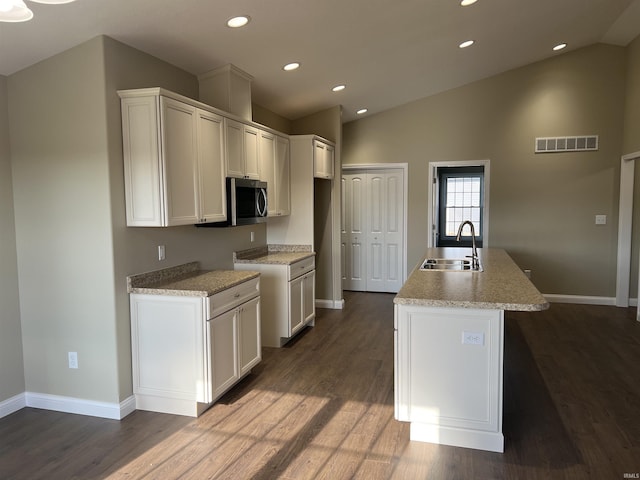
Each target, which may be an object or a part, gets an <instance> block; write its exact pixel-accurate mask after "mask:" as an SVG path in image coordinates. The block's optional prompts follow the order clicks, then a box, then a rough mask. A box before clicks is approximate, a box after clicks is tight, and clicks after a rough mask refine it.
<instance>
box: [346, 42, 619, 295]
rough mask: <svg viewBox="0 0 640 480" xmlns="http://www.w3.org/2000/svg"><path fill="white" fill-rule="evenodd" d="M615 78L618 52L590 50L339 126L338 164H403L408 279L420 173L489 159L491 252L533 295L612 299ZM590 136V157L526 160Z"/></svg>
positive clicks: (416, 252)
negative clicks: (548, 141) (548, 140)
mask: <svg viewBox="0 0 640 480" xmlns="http://www.w3.org/2000/svg"><path fill="white" fill-rule="evenodd" d="M625 69H626V49H624V48H621V47H614V46H607V45H602V44H600V45H594V46H591V47H587V48H584V49H580V50H577V51H574V52H568V53H566V54H563V55H558V56H556V57H554V58H551V59H549V60H546V61H543V62H539V63H535V64H532V65H528V66H525V67H522V68H519V69H516V70H512V71H509V72H506V73H504V74H501V75H497V76H494V77H491V78H488V79H485V80H482V81H479V82H476V83H473V84H470V85H467V86H464V87H461V88H457V89H455V90H451V91H448V92H444V93H442V94H439V95H434V96H431V97H428V98H425V99H422V100H419V101H416V102H412V103H409V104H407V105H404V106H401V107H398V108H395V109H392V110H389V111H386V112H382V113H380V114H377V115H372V116H370V117H368V118H364V119H360V120H357V121H354V122H350V123H348V124H345V125H344V139H343V157H342V158H343V163H344V164H357V163H392V162H407V163H408V164H409V186H408V188H409V192H408V193H409V212H408V267H409V269H411V268H413V266H414V265H415V264H416V263H417V262H418V261H419V259H420V258H421V256H422V254H423V252H424V249H425V247H426V245H427V238H428V233H429V232H428V229H427V205H428V195H427V193H428V185H427V183H428V182H427V179H428V164H429V162H432V161H445V160H446V161H454V160H480V159H489V160H490V161H491V186H490V189H491V190H490V195H491V205H490V208H491V215H490V238H489V244H490V246H493V247H502V248H505V249H506V250H507V251H508V252H509V253H510V254H511V255H512V257H513V258H514V259H515V260H516V262H517V263H518V264H519V265H520V267H521V268H528V269H532V272H533V281H534V283H535V284H536V285H537V286H538V288H539V289H540V290H542V291H543V292H544V293H553V294H567V295H584V296H607V297H611V296H614V295H615V258H616V242H617V204H618V182H619V161H620V154H621V145H622V129H623V107H624V87H625ZM590 134H597V135H599V136H600V149H599V151H597V152H584V153H561V154H546V155H536V154H534V153H533V148H534V138H535V137H542V136H563V135H590ZM596 214H606V215H607V216H608V224H607V225H605V226H596V225H594V216H595V215H596Z"/></svg>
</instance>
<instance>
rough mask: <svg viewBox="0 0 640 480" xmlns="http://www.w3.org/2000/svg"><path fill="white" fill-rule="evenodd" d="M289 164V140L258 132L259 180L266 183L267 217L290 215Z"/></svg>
mask: <svg viewBox="0 0 640 480" xmlns="http://www.w3.org/2000/svg"><path fill="white" fill-rule="evenodd" d="M289 163H290V161H289V139H288V138H286V137H282V136H279V135H275V134H273V133H271V132H267V131H260V137H259V167H260V180H262V181H263V182H267V208H268V216H269V217H279V216H285V215H289V214H290V213H291V193H290V192H291V190H290V189H291V187H290V173H289V169H290V166H289Z"/></svg>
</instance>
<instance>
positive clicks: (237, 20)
mask: <svg viewBox="0 0 640 480" xmlns="http://www.w3.org/2000/svg"><path fill="white" fill-rule="evenodd" d="M249 20H251V18H250V17H249V16H248V15H240V16H238V17H233V18H230V19H229V20H227V27H231V28H239V27H244V26H245V25H246V24H247V23H249Z"/></svg>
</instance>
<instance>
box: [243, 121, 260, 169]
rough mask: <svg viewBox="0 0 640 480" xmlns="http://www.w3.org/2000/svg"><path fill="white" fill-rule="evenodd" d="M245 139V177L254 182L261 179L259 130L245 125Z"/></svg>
mask: <svg viewBox="0 0 640 480" xmlns="http://www.w3.org/2000/svg"><path fill="white" fill-rule="evenodd" d="M243 127H244V128H243V138H244V176H245V177H246V178H251V179H254V180H259V179H260V171H259V168H258V137H259V133H260V132H259V130H258V129H257V128H254V127H250V126H248V125H243Z"/></svg>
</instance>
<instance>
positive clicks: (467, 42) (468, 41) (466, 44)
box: [458, 40, 476, 48]
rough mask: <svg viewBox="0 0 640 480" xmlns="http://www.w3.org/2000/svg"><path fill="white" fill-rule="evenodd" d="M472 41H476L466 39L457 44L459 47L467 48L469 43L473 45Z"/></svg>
mask: <svg viewBox="0 0 640 480" xmlns="http://www.w3.org/2000/svg"><path fill="white" fill-rule="evenodd" d="M474 43H476V42H475V41H474V40H467V41H466V42H462V43H461V44H460V45H458V46H459V47H460V48H467V47H470V46H471V45H473V44H474Z"/></svg>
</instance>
